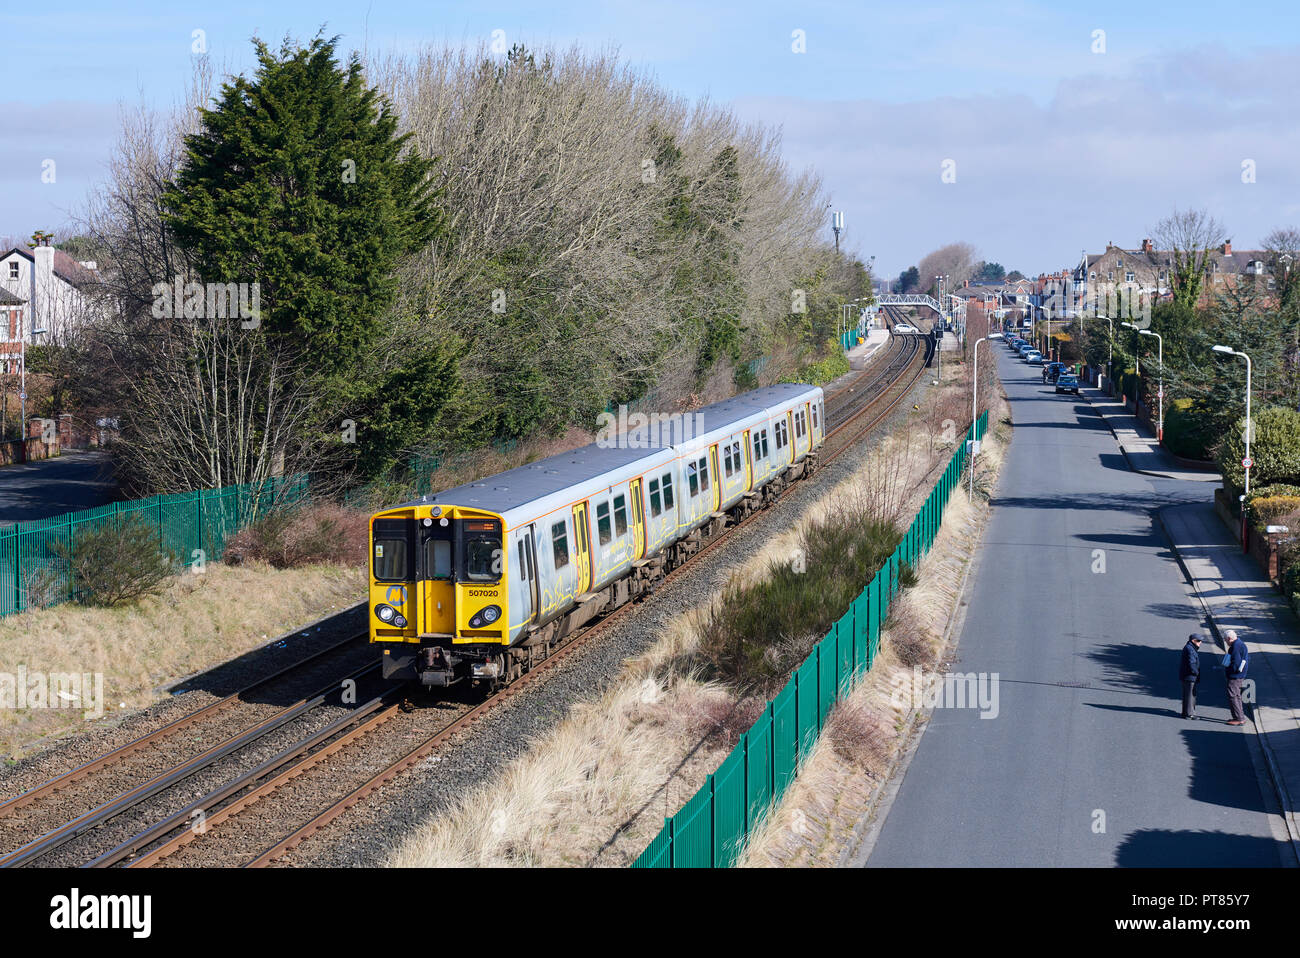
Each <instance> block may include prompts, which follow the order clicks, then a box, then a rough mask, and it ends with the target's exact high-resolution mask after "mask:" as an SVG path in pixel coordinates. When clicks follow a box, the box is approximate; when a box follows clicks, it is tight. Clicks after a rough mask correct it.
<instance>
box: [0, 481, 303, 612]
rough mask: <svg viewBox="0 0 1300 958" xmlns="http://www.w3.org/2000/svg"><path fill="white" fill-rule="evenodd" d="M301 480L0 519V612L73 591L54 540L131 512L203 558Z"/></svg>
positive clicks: (299, 491) (65, 540)
mask: <svg viewBox="0 0 1300 958" xmlns="http://www.w3.org/2000/svg"><path fill="white" fill-rule="evenodd" d="M308 483H309V480H308V477H307V476H303V475H299V476H293V477H290V478H283V479H272V480H271V481H270V482H269V483H266V484H263V485H261V486H260V487H253V486H251V485H239V486H224V487H222V488H220V489H199V490H197V491H195V492H181V493H176V494H173V495H157V496H150V497H149V498H147V499H130V500H127V501H126V502H111V503H109V504H108V505H104V506H97V507H95V508H94V509H83V510H81V511H80V512H68V513H64V514H63V515H60V516H51V517H50V518H48V519H36V520H33V521H31V522H19V523H16V524H14V525H10V526H6V527H4V528H3V529H0V616H6V615H12V614H14V613H16V612H22V611H23V610H25V609H27V608H29V607H31V606H33V605H35V606H49V605H57V604H59V603H61V602H67V601H69V600H71V599H75V598H76V597H77V595H76V591H75V585H74V583H73V582H72V578H71V576H70V575H69V573H68V569H67V567H66V564H65V563H63V562H62V561H60V560H59V558H58V556H57V555H56V554H55V552H54V550H53V547H54V545H55V544H56V543H61V544H63V545H66V546H71V545H72V544H73V543H75V542H76V539H77V535H78V533H79V532H81V531H83V530H86V529H94V528H97V527H99V526H102V525H103V524H105V523H108V522H112V521H114V520H115V519H117V518H119V517H122V516H129V515H135V516H139V517H140V518H142V519H144V520H145V521H146V522H147V523H149V525H150V526H152V527H153V528H156V529H157V531H158V541H159V545H160V546H161V547H162V548H163V549H165V550H168V551H170V552H172V553H173V554H174V555H176V556H177V557H178V558H179V559H180V561H182V562H187V563H188V562H191V561H193V559H194V558H196V556H195V550H200V549H201V550H202V552H203V558H204V561H216V560H218V559H220V558H221V556H222V554H223V553H224V552H225V548H226V540H227V539H229V538H230V536H232V535H233V534H234V533H235V532H236V531H238V530H239V529H240V528H242V527H243V525H244V524H245V523H247V522H248V520H249V519H250V518H252V517H253V516H255V515H258V514H259V513H261V512H263V511H265V510H266V509H267V508H268V507H270V506H271V505H272V504H276V503H294V502H298V501H301V500H302V499H304V498H305V497H306V496H307V490H308Z"/></svg>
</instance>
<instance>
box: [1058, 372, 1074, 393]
mask: <svg viewBox="0 0 1300 958" xmlns="http://www.w3.org/2000/svg"><path fill="white" fill-rule="evenodd" d="M1056 391H1057V392H1058V393H1074V394H1075V395H1076V396H1077V395H1079V377H1078V376H1076V375H1075V374H1074V373H1061V375H1059V376H1057V377H1056Z"/></svg>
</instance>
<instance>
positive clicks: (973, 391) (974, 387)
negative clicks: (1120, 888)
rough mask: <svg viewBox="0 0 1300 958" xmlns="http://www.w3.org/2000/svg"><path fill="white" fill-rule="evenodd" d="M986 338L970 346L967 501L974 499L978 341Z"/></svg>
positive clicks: (978, 381) (978, 380)
mask: <svg viewBox="0 0 1300 958" xmlns="http://www.w3.org/2000/svg"><path fill="white" fill-rule="evenodd" d="M986 339H988V337H987V336H981V337H980V338H979V339H977V340H975V345H974V346H973V347H971V353H972V354H973V355H974V356H975V369H974V374H973V375H972V376H971V382H970V426H971V440H970V441H971V447H970V462H969V463H967V468H968V469H970V490H969V491H968V492H967V493H966V501H967V502H974V501H975V450H976V449H977V448H978V447H977V446H976V445H975V442H976V440H975V422H976V419H977V418H978V416H979V412H978V411H977V410H978V409H979V406H978V405H977V404H976V401H975V397H976V395H977V394H978V393H979V388H980V343H982V342H984V340H986Z"/></svg>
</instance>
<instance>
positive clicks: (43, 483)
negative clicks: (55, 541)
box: [0, 451, 121, 526]
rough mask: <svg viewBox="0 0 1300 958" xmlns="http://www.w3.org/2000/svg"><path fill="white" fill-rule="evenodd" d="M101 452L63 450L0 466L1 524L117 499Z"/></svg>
mask: <svg viewBox="0 0 1300 958" xmlns="http://www.w3.org/2000/svg"><path fill="white" fill-rule="evenodd" d="M111 467H112V460H111V458H110V457H109V456H108V454H107V453H103V452H75V451H64V452H63V454H62V455H59V456H56V457H55V458H53V459H38V460H37V461H35V462H26V463H21V464H19V465H13V466H4V467H3V468H0V526H4V525H9V524H10V523H13V522H26V521H28V520H30V519H45V518H48V517H50V516H57V515H61V514H63V513H65V512H74V511H76V510H78V509H89V508H91V507H92V506H102V505H103V504H104V503H106V502H113V501H114V500H116V499H120V498H121V495H120V493H119V492H118V488H117V483H116V482H115V481H114V480H113V475H112V468H111Z"/></svg>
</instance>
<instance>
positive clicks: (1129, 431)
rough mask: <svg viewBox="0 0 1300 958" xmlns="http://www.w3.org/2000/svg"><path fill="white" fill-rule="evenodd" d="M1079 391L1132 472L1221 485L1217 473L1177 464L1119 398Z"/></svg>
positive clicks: (1093, 389)
mask: <svg viewBox="0 0 1300 958" xmlns="http://www.w3.org/2000/svg"><path fill="white" fill-rule="evenodd" d="M1079 392H1080V393H1081V394H1082V395H1083V397H1084V398H1085V399H1087V400H1088V402H1090V403H1092V405H1093V407H1094V408H1095V409H1096V410H1097V412H1098V414H1100V415H1101V417H1102V418H1103V419H1104V420H1105V421H1106V425H1107V426H1109V427H1110V430H1111V432H1113V433H1114V434H1115V439H1116V441H1117V442H1118V443H1119V449H1120V452H1121V453H1123V455H1124V458H1125V459H1126V460H1127V461H1128V464H1129V466H1130V468H1132V469H1133V471H1134V472H1141V473H1144V474H1146V475H1148V476H1157V477H1159V478H1162V479H1186V480H1188V481H1189V482H1212V483H1215V484H1216V485H1217V484H1218V483H1219V482H1220V477H1219V474H1218V473H1217V472H1207V471H1204V470H1198V469H1192V468H1189V467H1188V466H1185V465H1182V464H1181V463H1179V462H1178V460H1176V459H1175V458H1174V457H1173V455H1171V454H1170V453H1169V451H1168V450H1166V449H1165V448H1164V447H1162V446H1161V445H1160V443H1159V442H1158V441H1157V440H1156V436H1155V433H1153V432H1152V431H1151V429H1150V428H1149V427H1148V426H1147V424H1146V423H1144V422H1143V421H1142V420H1141V419H1139V418H1138V417H1137V416H1135V415H1134V414H1133V413H1131V412H1129V411H1128V408H1127V407H1126V406H1125V405H1124V401H1123V400H1122V399H1116V398H1114V397H1113V396H1109V395H1107V394H1106V393H1104V392H1102V391H1101V390H1100V389H1097V388H1096V387H1095V386H1083V385H1081V386H1080V387H1079Z"/></svg>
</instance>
